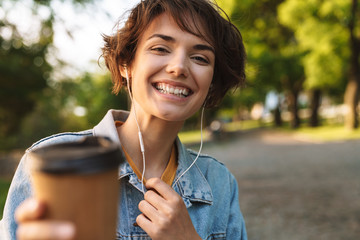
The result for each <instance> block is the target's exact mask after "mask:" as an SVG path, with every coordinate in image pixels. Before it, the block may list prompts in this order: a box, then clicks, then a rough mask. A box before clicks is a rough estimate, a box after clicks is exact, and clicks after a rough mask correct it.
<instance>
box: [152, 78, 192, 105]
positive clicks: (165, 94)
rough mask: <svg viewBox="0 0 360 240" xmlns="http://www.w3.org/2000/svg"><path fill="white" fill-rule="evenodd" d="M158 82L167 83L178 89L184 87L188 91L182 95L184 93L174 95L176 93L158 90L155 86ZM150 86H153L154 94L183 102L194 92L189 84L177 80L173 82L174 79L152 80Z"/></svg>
mask: <svg viewBox="0 0 360 240" xmlns="http://www.w3.org/2000/svg"><path fill="white" fill-rule="evenodd" d="M159 84H165V85H169V86H171V87H172V88H174V89H179V88H180V89H186V91H187V92H188V95H187V96H184V95H176V94H172V93H165V92H162V91H161V90H159V89H158V88H157V86H158V85H159ZM151 86H152V87H153V89H154V91H155V92H156V94H158V95H160V96H161V97H164V98H166V99H168V100H171V101H180V102H184V101H186V100H188V99H189V98H190V97H191V96H192V95H193V93H194V92H193V90H192V89H191V88H190V87H189V86H187V85H186V84H183V83H179V82H174V81H169V80H163V81H154V82H152V83H151Z"/></svg>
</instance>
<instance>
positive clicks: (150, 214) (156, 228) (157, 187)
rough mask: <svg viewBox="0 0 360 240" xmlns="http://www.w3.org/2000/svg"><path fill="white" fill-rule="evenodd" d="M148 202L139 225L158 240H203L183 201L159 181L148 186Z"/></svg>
mask: <svg viewBox="0 0 360 240" xmlns="http://www.w3.org/2000/svg"><path fill="white" fill-rule="evenodd" d="M146 188H147V189H149V190H148V191H147V192H146V193H145V200H143V201H141V202H140V203H139V209H140V211H141V212H142V214H140V215H139V216H138V217H137V219H136V222H137V224H138V225H139V226H140V227H141V228H142V229H144V231H145V232H147V233H148V234H149V236H150V237H151V238H152V239H154V240H162V239H185V240H188V239H192V240H193V239H201V238H200V236H199V235H198V234H197V232H196V230H195V228H194V226H193V224H192V222H191V218H190V216H189V213H188V211H187V209H186V206H185V204H184V202H183V200H182V198H181V197H180V196H179V195H178V194H177V193H176V192H175V191H174V190H173V189H172V188H171V187H170V186H169V185H167V184H166V183H165V182H163V181H162V180H161V179H159V178H151V179H149V180H148V181H147V182H146Z"/></svg>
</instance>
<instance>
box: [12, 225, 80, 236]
mask: <svg viewBox="0 0 360 240" xmlns="http://www.w3.org/2000/svg"><path fill="white" fill-rule="evenodd" d="M16 237H17V239H19V240H35V239H36V240H45V239H52V240H70V239H74V238H75V226H74V225H73V224H72V223H68V222H59V221H32V222H29V223H24V224H21V225H19V227H18V229H17V231H16Z"/></svg>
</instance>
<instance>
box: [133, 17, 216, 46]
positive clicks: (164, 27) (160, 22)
mask: <svg viewBox="0 0 360 240" xmlns="http://www.w3.org/2000/svg"><path fill="white" fill-rule="evenodd" d="M202 22H203V21H202V20H201V19H200V17H197V18H194V17H191V16H189V14H185V15H184V16H182V17H181V19H179V20H178V21H176V20H175V19H174V18H173V17H172V16H171V15H170V14H168V13H166V12H165V13H161V14H159V15H158V16H156V17H155V18H154V19H153V20H152V21H151V22H150V23H149V24H148V26H147V28H145V31H144V32H143V34H142V36H141V37H140V39H141V40H143V39H144V38H145V39H146V35H150V34H152V33H154V32H157V31H159V32H163V33H165V34H171V33H172V32H175V31H178V30H181V31H183V32H184V33H189V34H192V35H194V36H195V37H197V38H198V39H199V40H200V41H204V42H207V43H208V44H210V45H212V44H211V41H210V38H209V37H208V34H207V33H206V32H207V31H206V29H205V27H204V24H203V23H202Z"/></svg>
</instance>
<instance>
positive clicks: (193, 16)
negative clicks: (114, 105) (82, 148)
mask: <svg viewBox="0 0 360 240" xmlns="http://www.w3.org/2000/svg"><path fill="white" fill-rule="evenodd" d="M220 11H221V10H220V9H219V8H218V7H217V6H216V5H214V4H212V3H210V2H209V1H207V0H145V1H141V2H140V3H139V4H138V5H137V6H136V7H135V8H134V9H133V10H132V11H131V13H130V15H129V18H128V20H127V22H126V23H125V26H124V27H123V28H121V29H119V30H118V31H117V32H116V33H115V34H114V35H112V36H104V40H105V46H104V48H103V57H104V59H105V62H106V65H107V67H108V68H109V70H110V72H111V74H112V79H113V82H114V89H113V90H114V92H115V93H117V92H118V91H120V89H121V88H122V87H126V88H127V89H128V91H129V94H130V97H131V99H132V106H131V110H130V112H129V113H127V112H124V111H117V110H110V111H109V112H108V113H107V115H106V116H105V117H104V119H103V120H102V121H101V122H100V123H99V124H98V125H97V126H95V127H94V129H92V130H88V131H84V132H80V133H71V134H59V135H55V136H51V137H48V138H46V139H43V140H41V141H39V142H38V143H35V144H34V145H33V146H32V147H31V148H30V149H29V150H32V149H34V148H37V147H39V146H44V145H48V144H52V143H58V142H64V141H76V140H78V139H79V138H80V137H83V136H86V135H95V136H96V135H97V136H100V135H101V136H107V137H109V138H111V139H112V140H113V141H115V142H118V143H119V144H121V147H122V150H123V152H124V154H125V156H126V158H127V162H126V163H124V164H123V165H122V166H121V167H120V175H119V178H120V179H122V181H120V182H121V191H122V195H121V196H122V197H121V199H120V200H119V209H120V212H119V217H118V229H117V239H187V240H188V239H246V231H245V225H244V220H243V217H242V215H241V212H240V208H239V201H238V189H237V183H236V180H235V178H234V177H233V175H232V174H231V173H230V172H229V171H228V170H227V169H226V167H225V166H224V165H223V164H221V163H219V162H218V161H216V160H215V159H213V158H211V157H209V156H205V155H200V154H198V153H195V152H192V151H190V150H186V149H185V148H184V146H183V145H182V144H181V142H180V141H179V139H178V138H177V134H178V132H179V131H180V129H181V127H182V126H183V124H184V121H185V120H186V119H188V118H189V117H191V116H192V115H193V114H194V113H196V112H197V111H198V110H199V109H201V108H203V107H205V106H206V107H213V106H215V105H216V104H218V103H219V102H220V101H221V99H222V98H223V96H224V95H225V93H226V92H227V91H228V90H229V89H230V88H233V87H236V86H238V85H239V84H241V83H242V82H243V81H244V79H245V74H244V61H245V51H244V46H243V43H242V38H241V35H240V33H239V32H238V30H237V29H236V28H235V27H234V26H233V25H232V24H231V23H230V22H229V21H227V20H225V19H224V18H222V17H221V15H220ZM26 161H27V154H25V155H24V157H23V158H22V161H21V163H20V165H19V168H18V170H17V172H16V174H15V177H14V180H13V183H12V186H11V187H10V190H9V194H8V199H7V203H6V206H5V210H4V219H3V220H2V223H1V224H2V226H0V227H2V228H3V233H2V234H3V235H2V236H4V237H2V238H1V239H15V232H17V237H18V239H72V238H73V237H74V235H75V233H76V229H75V228H74V226H73V225H72V224H71V223H67V222H51V221H45V220H42V215H43V214H44V212H45V210H46V203H43V202H39V201H37V200H35V199H33V198H31V196H32V188H31V184H30V182H29V173H28V169H27V168H26ZM27 198H29V199H28V200H26V201H24V202H23V200H24V199H27ZM19 205H20V206H19ZM18 206H19V207H18ZM15 209H17V210H16V213H15ZM14 213H15V214H14ZM14 215H15V219H16V221H17V224H18V225H17V224H16V222H15V219H14Z"/></svg>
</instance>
